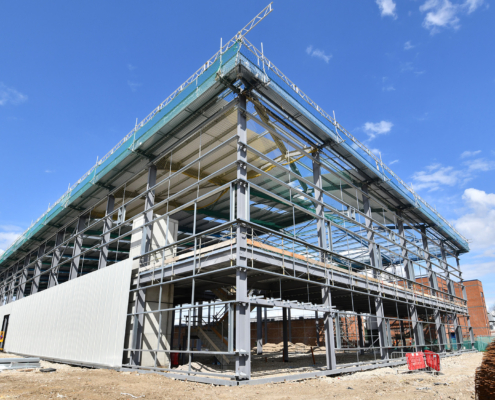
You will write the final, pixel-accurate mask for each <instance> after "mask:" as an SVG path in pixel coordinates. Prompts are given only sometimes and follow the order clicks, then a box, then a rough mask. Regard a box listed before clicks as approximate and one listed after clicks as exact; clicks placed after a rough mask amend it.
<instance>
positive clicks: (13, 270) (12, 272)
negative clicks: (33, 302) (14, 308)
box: [6, 264, 17, 303]
mask: <svg viewBox="0 0 495 400" xmlns="http://www.w3.org/2000/svg"><path fill="white" fill-rule="evenodd" d="M16 271H17V264H14V265H13V266H12V267H11V268H10V271H8V272H7V280H9V279H10V282H9V284H8V285H7V299H6V303H10V302H11V301H12V298H13V297H14V293H13V291H14V289H13V287H14V283H15V273H16ZM9 272H10V276H9Z"/></svg>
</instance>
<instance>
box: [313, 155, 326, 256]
mask: <svg viewBox="0 0 495 400" xmlns="http://www.w3.org/2000/svg"><path fill="white" fill-rule="evenodd" d="M313 158H314V160H313V181H314V183H315V200H316V201H319V202H323V190H322V187H323V182H322V179H321V166H320V162H319V161H320V152H319V151H317V152H316V153H315V154H314V155H313ZM315 208H316V210H315V211H316V215H317V220H316V230H317V235H318V246H319V247H321V248H323V249H326V248H327V243H326V233H325V221H324V220H323V218H324V215H323V206H322V205H321V204H320V203H315ZM320 258H321V261H323V262H324V261H325V253H324V252H322V254H321V255H320Z"/></svg>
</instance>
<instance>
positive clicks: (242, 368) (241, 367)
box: [235, 95, 251, 380]
mask: <svg viewBox="0 0 495 400" xmlns="http://www.w3.org/2000/svg"><path fill="white" fill-rule="evenodd" d="M245 109H246V97H245V96H242V95H239V108H238V109H237V136H238V142H237V179H238V182H237V193H236V200H237V218H241V219H248V218H249V212H248V207H249V196H248V192H249V191H248V187H247V148H246V144H247V122H246V112H245V111H244V110H245ZM236 234H237V238H236V266H237V269H236V307H235V316H236V321H235V322H236V330H235V346H236V350H237V351H238V352H239V354H238V355H236V357H235V375H236V377H237V379H238V380H245V379H250V378H251V358H250V357H251V356H250V355H251V320H250V317H249V314H250V307H249V299H248V287H247V228H246V227H245V226H242V225H241V224H238V225H237V228H236Z"/></svg>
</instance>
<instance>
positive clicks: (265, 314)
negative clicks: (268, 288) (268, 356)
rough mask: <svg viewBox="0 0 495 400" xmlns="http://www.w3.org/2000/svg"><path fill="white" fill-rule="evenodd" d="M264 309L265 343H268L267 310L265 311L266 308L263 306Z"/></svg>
mask: <svg viewBox="0 0 495 400" xmlns="http://www.w3.org/2000/svg"><path fill="white" fill-rule="evenodd" d="M263 311H264V317H265V318H264V319H265V344H266V343H268V315H267V314H268V312H267V308H266V307H265V308H264V309H263Z"/></svg>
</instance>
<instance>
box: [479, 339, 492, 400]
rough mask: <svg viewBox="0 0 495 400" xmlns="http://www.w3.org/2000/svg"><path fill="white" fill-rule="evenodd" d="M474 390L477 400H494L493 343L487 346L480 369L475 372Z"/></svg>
mask: <svg viewBox="0 0 495 400" xmlns="http://www.w3.org/2000/svg"><path fill="white" fill-rule="evenodd" d="M475 389H476V398H477V399H478V400H490V399H495V342H491V343H490V344H489V345H488V347H487V348H486V352H485V355H484V356H483V362H482V363H481V367H479V368H478V369H477V370H476V378H475Z"/></svg>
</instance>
